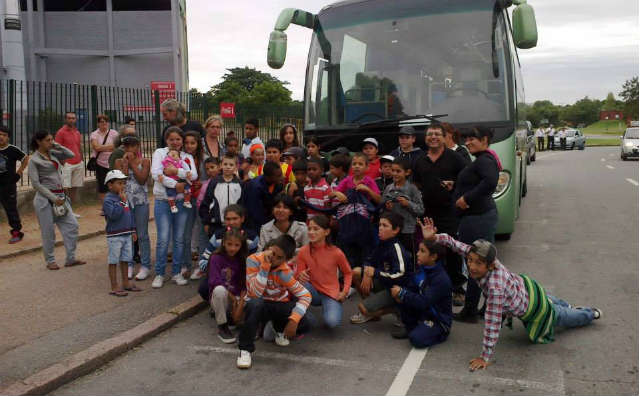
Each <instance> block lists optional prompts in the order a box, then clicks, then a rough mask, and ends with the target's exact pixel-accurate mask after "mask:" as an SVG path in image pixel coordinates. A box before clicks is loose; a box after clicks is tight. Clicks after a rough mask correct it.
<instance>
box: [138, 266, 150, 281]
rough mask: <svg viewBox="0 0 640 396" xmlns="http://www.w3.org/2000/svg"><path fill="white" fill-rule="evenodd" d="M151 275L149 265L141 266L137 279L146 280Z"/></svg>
mask: <svg viewBox="0 0 640 396" xmlns="http://www.w3.org/2000/svg"><path fill="white" fill-rule="evenodd" d="M148 277H149V269H148V268H147V267H140V270H139V271H138V275H136V280H140V281H141V280H145V279H147V278H148Z"/></svg>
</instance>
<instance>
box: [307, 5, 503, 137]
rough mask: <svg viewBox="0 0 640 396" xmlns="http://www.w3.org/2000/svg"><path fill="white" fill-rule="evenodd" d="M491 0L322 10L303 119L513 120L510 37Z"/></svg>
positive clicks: (333, 124)
mask: <svg viewBox="0 0 640 396" xmlns="http://www.w3.org/2000/svg"><path fill="white" fill-rule="evenodd" d="M494 4H495V1H490V0H459V1H456V2H444V1H442V0H394V1H388V0H386V1H385V0H370V1H366V2H356V3H353V4H346V5H338V6H335V7H329V8H327V9H325V10H323V11H321V13H320V14H319V15H318V23H317V24H316V28H315V31H314V34H313V39H312V44H311V49H310V52H309V66H308V70H307V73H308V74H307V83H306V89H305V112H306V113H305V120H306V124H305V129H307V130H313V129H318V128H340V127H347V126H349V125H351V126H352V125H354V124H362V123H365V122H371V121H377V120H382V119H394V118H400V117H408V116H414V115H423V114H433V115H436V114H448V115H447V116H446V117H442V118H440V119H441V120H443V121H447V122H451V123H469V122H494V121H495V122H499V121H506V120H509V119H510V114H512V110H513V109H511V107H510V105H509V103H510V102H509V100H510V95H511V93H510V92H509V89H508V87H509V83H508V81H510V79H509V78H507V73H508V72H509V70H510V68H507V66H506V65H507V61H508V58H507V52H508V51H509V41H508V39H507V35H506V33H505V32H506V25H505V21H504V18H503V15H502V11H501V10H499V9H494ZM511 100H513V99H511Z"/></svg>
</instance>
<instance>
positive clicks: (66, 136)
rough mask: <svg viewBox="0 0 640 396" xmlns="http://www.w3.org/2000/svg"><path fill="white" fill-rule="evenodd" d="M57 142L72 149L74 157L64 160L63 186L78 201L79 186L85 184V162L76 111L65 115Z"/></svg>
mask: <svg viewBox="0 0 640 396" xmlns="http://www.w3.org/2000/svg"><path fill="white" fill-rule="evenodd" d="M55 140H56V142H57V143H59V144H60V145H61V146H64V147H66V148H68V149H69V150H71V151H72V152H73V154H74V156H73V158H69V159H67V160H65V161H64V165H63V167H62V186H63V187H64V189H65V190H66V191H67V195H68V196H69V199H70V200H71V202H72V203H76V202H77V201H78V188H80V187H82V185H83V184H84V162H83V161H82V136H81V135H80V131H78V128H76V113H74V112H73V111H68V112H67V113H66V114H65V116H64V125H63V126H62V128H60V129H58V132H56V138H55Z"/></svg>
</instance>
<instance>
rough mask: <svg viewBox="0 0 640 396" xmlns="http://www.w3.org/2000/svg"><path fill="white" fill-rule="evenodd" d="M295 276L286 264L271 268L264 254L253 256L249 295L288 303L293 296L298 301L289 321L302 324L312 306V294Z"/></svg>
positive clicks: (248, 273) (250, 269)
mask: <svg viewBox="0 0 640 396" xmlns="http://www.w3.org/2000/svg"><path fill="white" fill-rule="evenodd" d="M293 275H294V272H293V270H292V269H291V268H290V267H289V266H288V265H287V264H286V263H283V264H281V265H280V266H279V267H277V268H271V264H269V263H268V262H267V261H266V260H265V257H264V253H256V254H252V255H251V256H249V257H248V258H247V295H248V296H249V297H250V298H263V299H264V300H266V301H276V302H288V301H289V300H290V299H291V296H290V294H293V295H294V296H296V297H297V298H298V301H296V306H295V307H294V308H293V309H292V310H291V315H290V316H289V319H290V320H293V321H294V322H296V323H297V322H300V319H302V317H303V316H304V314H305V313H306V312H307V308H308V307H309V304H311V293H309V291H308V290H307V289H305V287H304V286H302V285H301V284H300V282H298V281H297V280H296V279H295V278H294V276H293Z"/></svg>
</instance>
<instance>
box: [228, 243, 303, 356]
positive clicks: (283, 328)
mask: <svg viewBox="0 0 640 396" xmlns="http://www.w3.org/2000/svg"><path fill="white" fill-rule="evenodd" d="M295 250H296V242H295V240H294V239H293V238H292V237H291V236H289V235H287V234H284V235H281V236H280V237H278V238H276V239H274V240H273V241H271V242H270V243H269V245H267V248H266V249H265V251H263V252H262V253H256V254H254V255H251V256H249V257H248V258H247V296H248V297H249V301H247V303H246V306H245V308H244V313H245V319H244V325H243V326H242V330H241V331H240V337H239V342H238V348H239V349H240V355H239V356H238V360H237V363H236V364H237V366H238V368H250V367H251V353H252V352H253V351H254V350H255V344H254V340H255V336H256V332H257V330H258V325H259V324H260V323H267V322H269V321H271V322H272V323H273V327H274V329H275V331H276V337H275V342H276V344H277V345H278V346H287V345H289V339H291V338H293V337H295V335H296V333H304V332H306V331H307V330H308V329H309V327H310V326H309V323H308V321H307V320H306V319H305V313H306V311H307V308H308V307H309V304H310V303H311V294H310V293H309V291H308V290H307V289H305V287H304V286H302V284H300V283H299V282H298V281H297V280H296V279H295V278H294V272H293V270H292V269H291V268H290V267H289V266H288V265H287V261H289V260H290V259H291V258H292V257H293V255H294V254H295ZM291 295H293V296H295V297H296V298H297V301H292V297H291Z"/></svg>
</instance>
